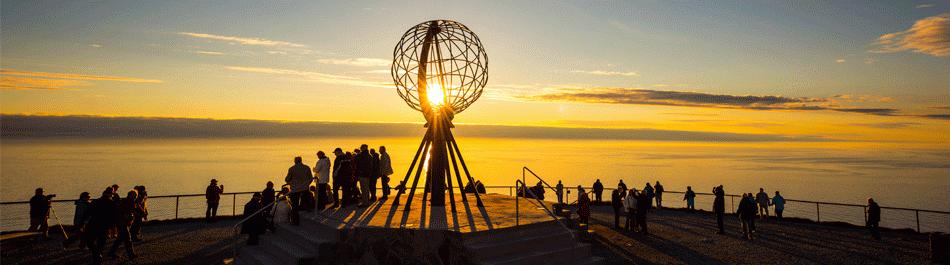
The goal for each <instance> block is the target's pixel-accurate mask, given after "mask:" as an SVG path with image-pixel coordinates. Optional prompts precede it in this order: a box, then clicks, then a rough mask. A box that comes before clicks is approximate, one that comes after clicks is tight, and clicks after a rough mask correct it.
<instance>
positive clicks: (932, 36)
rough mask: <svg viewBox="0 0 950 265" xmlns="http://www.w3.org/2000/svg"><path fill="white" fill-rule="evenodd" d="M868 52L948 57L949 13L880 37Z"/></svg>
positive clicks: (949, 47) (919, 21)
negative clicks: (905, 52) (910, 53)
mask: <svg viewBox="0 0 950 265" xmlns="http://www.w3.org/2000/svg"><path fill="white" fill-rule="evenodd" d="M872 46H873V47H874V48H873V49H871V50H870V52H875V53H893V52H903V51H912V52H916V53H923V54H929V55H933V56H937V57H943V56H950V13H943V14H940V15H936V16H932V17H927V18H923V19H920V20H917V22H914V25H913V26H911V27H910V29H907V30H905V31H899V32H894V33H888V34H884V35H881V36H880V37H878V38H877V41H876V42H875V43H873V44H872Z"/></svg>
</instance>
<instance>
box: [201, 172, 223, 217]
mask: <svg viewBox="0 0 950 265" xmlns="http://www.w3.org/2000/svg"><path fill="white" fill-rule="evenodd" d="M222 193H224V185H220V186H219V185H218V180H217V179H211V184H210V185H208V188H206V189H205V200H207V203H208V208H207V209H205V220H206V221H207V222H209V223H211V222H214V221H215V220H214V218H215V217H216V216H218V203H219V202H220V201H221V194H222Z"/></svg>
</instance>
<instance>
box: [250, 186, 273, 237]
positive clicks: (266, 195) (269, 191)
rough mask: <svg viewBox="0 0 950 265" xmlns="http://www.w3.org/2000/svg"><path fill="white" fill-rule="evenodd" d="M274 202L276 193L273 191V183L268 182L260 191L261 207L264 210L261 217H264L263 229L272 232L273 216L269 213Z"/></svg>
mask: <svg viewBox="0 0 950 265" xmlns="http://www.w3.org/2000/svg"><path fill="white" fill-rule="evenodd" d="M252 196H253V195H252ZM275 201H277V191H276V190H274V182H273V181H268V182H267V186H266V187H264V190H263V191H261V207H262V208H264V211H263V212H261V215H262V216H263V217H264V223H265V227H267V228H268V229H271V230H274V216H273V215H272V214H271V213H272V212H273V208H274V202H275Z"/></svg>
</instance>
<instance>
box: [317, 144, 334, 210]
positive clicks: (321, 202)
mask: <svg viewBox="0 0 950 265" xmlns="http://www.w3.org/2000/svg"><path fill="white" fill-rule="evenodd" d="M313 173H315V174H314V177H316V178H317V210H323V209H324V208H326V206H327V204H329V201H328V200H329V195H328V191H329V190H330V158H329V157H327V155H326V154H325V153H323V151H318V152H317V164H316V165H314V166H313Z"/></svg>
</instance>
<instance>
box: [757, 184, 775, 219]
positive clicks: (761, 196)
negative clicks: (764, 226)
mask: <svg viewBox="0 0 950 265" xmlns="http://www.w3.org/2000/svg"><path fill="white" fill-rule="evenodd" d="M755 202H756V203H757V204H758V205H759V218H762V219H766V218H768V217H769V203H771V202H772V200H770V199H769V194H768V193H765V189H763V188H759V193H756V194H755Z"/></svg>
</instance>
